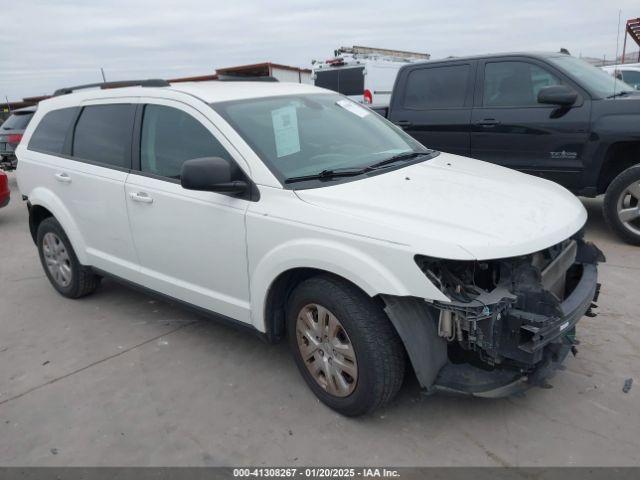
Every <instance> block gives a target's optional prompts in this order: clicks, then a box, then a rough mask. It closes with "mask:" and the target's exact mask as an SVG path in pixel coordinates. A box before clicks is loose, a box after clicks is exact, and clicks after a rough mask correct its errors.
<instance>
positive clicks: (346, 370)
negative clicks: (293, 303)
mask: <svg viewBox="0 0 640 480" xmlns="http://www.w3.org/2000/svg"><path fill="white" fill-rule="evenodd" d="M296 339H297V344H298V349H299V351H300V355H301V356H302V360H303V361H304V364H305V366H306V367H307V370H308V371H309V373H310V374H311V376H312V377H313V378H314V379H315V381H316V383H317V384H318V385H320V386H321V387H322V388H323V389H324V390H326V392H327V393H329V394H330V395H334V396H336V397H347V396H349V395H350V394H351V393H352V392H353V390H354V389H355V387H356V382H357V380H358V364H357V361H356V354H355V350H354V348H353V344H352V343H351V340H350V339H349V335H347V332H346V331H345V329H344V327H343V326H342V323H340V321H339V320H338V318H337V317H336V316H335V315H334V314H333V313H331V312H330V311H329V310H328V309H327V308H325V307H323V306H322V305H319V304H317V303H312V304H309V305H306V306H304V307H303V308H302V309H301V310H300V312H299V313H298V317H297V320H296Z"/></svg>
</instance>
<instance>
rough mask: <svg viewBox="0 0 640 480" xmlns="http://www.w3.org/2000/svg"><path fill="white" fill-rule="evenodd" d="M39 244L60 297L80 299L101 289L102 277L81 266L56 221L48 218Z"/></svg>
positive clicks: (39, 251)
mask: <svg viewBox="0 0 640 480" xmlns="http://www.w3.org/2000/svg"><path fill="white" fill-rule="evenodd" d="M37 244H38V253H39V254H40V262H41V263H42V268H44V272H45V274H46V275H47V278H48V279H49V281H50V282H51V285H53V287H54V288H55V289H56V290H57V291H58V292H59V293H60V294H62V295H64V296H65V297H69V298H79V297H83V296H85V295H88V294H89V293H91V292H93V291H94V290H95V289H96V288H97V287H98V285H99V283H100V277H99V276H97V275H95V274H94V273H93V272H92V271H91V269H90V268H88V267H85V266H84V265H82V264H80V262H79V261H78V257H76V254H75V252H74V251H73V247H72V246H71V242H69V238H68V237H67V235H66V233H65V232H64V230H63V229H62V226H61V225H60V224H59V223H58V221H57V220H56V219H55V218H53V217H49V218H45V219H44V220H43V221H42V222H41V223H40V225H39V226H38V234H37Z"/></svg>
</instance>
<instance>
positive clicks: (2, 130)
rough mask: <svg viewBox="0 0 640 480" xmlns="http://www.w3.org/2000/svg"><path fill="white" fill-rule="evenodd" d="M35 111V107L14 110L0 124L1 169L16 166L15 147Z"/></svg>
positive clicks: (9, 168)
mask: <svg viewBox="0 0 640 480" xmlns="http://www.w3.org/2000/svg"><path fill="white" fill-rule="evenodd" d="M35 111H36V107H25V108H21V109H19V110H14V111H13V112H11V115H10V116H9V118H7V119H6V120H5V121H4V123H3V124H2V125H1V126H0V168H2V169H3V170H13V169H15V168H16V156H15V149H16V147H17V146H18V144H19V143H20V140H22V134H23V133H24V130H25V129H26V128H27V125H29V122H30V121H31V117H33V113H34V112H35Z"/></svg>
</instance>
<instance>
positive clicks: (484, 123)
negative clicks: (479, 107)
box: [476, 118, 500, 128]
mask: <svg viewBox="0 0 640 480" xmlns="http://www.w3.org/2000/svg"><path fill="white" fill-rule="evenodd" d="M476 125H478V126H479V127H483V128H492V127H495V126H496V125H500V122H499V121H498V120H496V119H495V118H483V119H482V120H480V121H479V122H478V123H476Z"/></svg>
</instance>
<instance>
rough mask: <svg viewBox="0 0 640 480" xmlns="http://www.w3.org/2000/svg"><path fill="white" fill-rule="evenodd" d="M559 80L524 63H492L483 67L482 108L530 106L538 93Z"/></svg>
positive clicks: (539, 68)
mask: <svg viewBox="0 0 640 480" xmlns="http://www.w3.org/2000/svg"><path fill="white" fill-rule="evenodd" d="M559 84H560V80H559V79H558V78H557V77H556V76H555V75H553V74H551V73H549V72H548V71H546V70H544V69H543V68H541V67H539V66H537V65H534V64H532V63H527V62H492V63H487V65H486V66H485V67H484V103H483V104H484V106H485V107H530V106H535V105H539V104H538V92H539V91H540V90H541V89H542V88H544V87H549V86H551V85H559Z"/></svg>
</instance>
